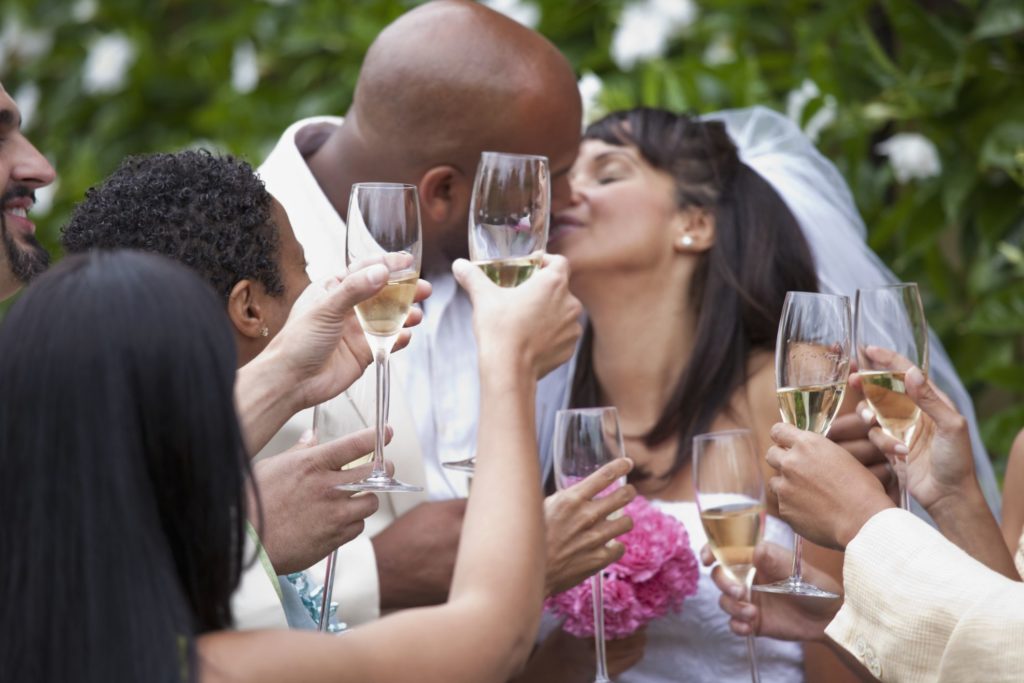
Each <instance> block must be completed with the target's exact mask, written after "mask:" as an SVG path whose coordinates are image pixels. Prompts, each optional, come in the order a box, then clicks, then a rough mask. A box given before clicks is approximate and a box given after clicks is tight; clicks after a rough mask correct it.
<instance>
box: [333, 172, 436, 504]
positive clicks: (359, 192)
mask: <svg viewBox="0 0 1024 683" xmlns="http://www.w3.org/2000/svg"><path fill="white" fill-rule="evenodd" d="M422 248H423V245H422V235H421V230H420V205H419V196H418V194H417V190H416V186H415V185H403V184H398V183H357V184H356V185H353V186H352V194H351V195H350V196H349V200H348V229H347V230H346V233H345V262H346V263H347V264H348V265H352V264H353V263H355V262H356V261H363V260H366V259H377V260H380V261H382V262H383V263H384V265H386V266H387V267H388V271H389V275H388V283H387V284H386V285H385V286H384V289H382V290H381V291H380V292H378V293H377V294H375V295H374V296H372V297H370V298H369V299H367V300H366V301H363V302H361V303H359V304H356V307H355V308H356V317H358V318H359V324H360V325H361V326H362V328H363V332H364V334H365V335H366V341H367V342H368V343H369V344H370V348H371V349H372V350H373V358H374V366H375V367H376V373H377V401H376V416H375V417H376V420H375V424H376V428H377V438H376V440H375V442H374V448H373V469H372V470H371V472H370V474H369V476H367V477H366V478H364V479H361V480H359V481H356V482H353V483H351V484H343V485H341V486H339V487H338V488H341V489H344V490H346V491H377V492H409V491H422V490H423V489H422V487H419V486H412V485H410V484H404V483H402V482H401V481H399V480H398V479H395V478H394V477H391V476H388V473H387V470H386V469H385V468H384V422H385V421H386V419H387V414H388V405H387V403H388V378H389V375H388V358H389V357H390V355H391V349H392V348H393V347H394V345H395V340H397V339H398V335H399V333H400V332H401V331H402V326H403V325H404V324H405V319H406V318H407V317H408V315H409V309H410V308H411V307H412V300H413V298H414V297H415V295H416V284H417V282H418V281H419V276H420V262H421V258H422Z"/></svg>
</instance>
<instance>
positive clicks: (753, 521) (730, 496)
mask: <svg viewBox="0 0 1024 683" xmlns="http://www.w3.org/2000/svg"><path fill="white" fill-rule="evenodd" d="M693 486H694V488H695V489H696V492H697V509H698V510H699V511H700V521H701V523H702V524H703V525H704V531H705V533H707V536H708V545H709V546H711V552H712V553H714V555H715V559H716V560H718V563H719V564H720V565H722V568H723V569H724V570H725V572H726V573H727V574H728V575H729V576H730V577H732V579H733V580H734V581H736V582H738V583H741V584H743V585H744V586H745V587H746V590H747V596H746V599H747V600H750V587H751V585H752V584H753V583H754V546H756V545H757V544H758V543H760V542H761V536H762V534H763V533H764V515H765V512H764V507H765V500H764V477H763V476H762V475H761V465H760V463H759V462H758V459H757V455H756V454H755V452H754V447H753V444H752V442H751V440H750V432H749V431H748V430H746V429H734V430H731V431H725V432H712V433H710V434H698V435H697V436H695V437H694V438H693ZM747 654H748V655H749V657H750V678H751V680H753V682H754V683H758V682H759V681H760V680H761V679H760V675H759V674H758V671H757V652H756V650H755V649H754V636H753V635H749V636H747Z"/></svg>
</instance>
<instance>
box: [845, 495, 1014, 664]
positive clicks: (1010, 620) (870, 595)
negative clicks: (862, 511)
mask: <svg viewBox="0 0 1024 683" xmlns="http://www.w3.org/2000/svg"><path fill="white" fill-rule="evenodd" d="M843 584H844V588H845V591H846V597H845V603H844V604H843V607H842V609H840V610H839V613H838V614H837V615H836V617H835V619H834V620H833V621H832V623H831V624H829V625H828V628H827V629H826V631H825V632H826V633H827V634H828V636H829V637H831V638H832V639H833V640H834V641H836V642H837V643H839V644H840V645H842V646H843V647H844V648H846V649H847V650H849V651H850V652H851V653H853V654H854V656H856V657H857V658H858V659H859V660H860V661H861V662H863V663H864V665H865V666H866V667H867V668H868V670H869V671H871V673H872V674H874V675H875V676H876V677H877V678H880V679H881V680H883V681H894V682H895V681H899V682H911V681H913V682H915V683H916V682H921V683H924V682H927V681H949V682H950V683H954V682H955V683H960V682H961V681H985V683H995V682H998V681H1007V682H1009V681H1022V680H1024V583H1020V582H1017V581H1011V580H1009V579H1007V578H1006V577H1004V576H1002V575H1000V574H997V573H996V572H993V571H992V570H990V569H988V568H987V567H985V566H984V565H982V564H981V563H979V562H977V561H976V560H974V559H973V558H971V557H970V556H969V555H967V554H966V553H965V552H963V551H962V550H960V549H959V548H958V547H956V546H955V545H953V544H952V543H950V542H949V541H948V540H946V539H945V538H944V537H943V536H942V535H941V534H940V533H939V532H937V531H936V530H935V529H933V528H932V527H931V526H929V525H928V524H927V523H925V522H923V521H922V520H920V519H919V518H917V517H915V516H914V515H912V514H910V513H908V512H904V511H903V510H896V509H892V510H886V511H884V512H880V513H878V514H877V515H875V516H874V517H872V518H871V519H870V520H869V521H868V523H867V524H865V525H864V527H863V528H862V529H861V531H860V533H858V534H857V536H856V538H854V540H853V541H852V542H851V543H850V545H849V546H848V547H847V549H846V561H845V565H844V567H843Z"/></svg>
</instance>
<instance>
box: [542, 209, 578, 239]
mask: <svg viewBox="0 0 1024 683" xmlns="http://www.w3.org/2000/svg"><path fill="white" fill-rule="evenodd" d="M582 227H583V221H581V220H580V219H578V218H576V217H575V216H569V215H565V214H559V215H557V216H555V217H554V219H552V221H551V234H550V235H549V236H548V242H549V243H550V242H554V241H556V240H558V239H559V238H560V237H562V236H564V235H565V234H566V233H569V232H572V231H574V230H579V229H581V228H582Z"/></svg>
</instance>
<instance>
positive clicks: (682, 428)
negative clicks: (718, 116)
mask: <svg viewBox="0 0 1024 683" xmlns="http://www.w3.org/2000/svg"><path fill="white" fill-rule="evenodd" d="M571 183H572V190H573V194H572V203H571V205H570V207H569V208H568V209H566V210H565V211H563V212H561V213H559V214H558V215H557V216H556V217H555V230H554V233H553V235H552V238H551V242H550V248H551V250H552V251H554V252H557V253H560V254H562V255H564V256H566V258H567V259H568V260H569V263H570V266H571V268H572V275H571V280H570V287H571V289H572V291H573V293H574V294H575V295H576V296H577V297H578V298H579V299H580V300H581V301H582V302H583V304H584V307H585V308H586V310H587V314H588V317H589V324H588V327H587V330H586V332H585V334H584V338H583V340H582V342H581V346H580V349H579V352H578V355H577V358H576V363H575V367H574V370H573V371H572V377H571V389H570V397H569V403H570V405H572V406H576V407H582V406H589V405H614V406H616V407H617V408H618V410H619V414H620V419H621V423H622V431H623V435H624V437H625V440H626V451H627V453H628V454H629V456H630V457H631V458H632V459H633V460H634V461H635V463H636V469H635V470H634V474H633V476H632V479H633V482H634V483H635V484H636V486H637V489H638V491H640V492H641V493H642V494H643V495H645V496H646V497H647V498H649V499H651V500H652V501H653V502H654V503H655V505H656V506H657V507H658V508H659V509H661V510H662V511H663V512H665V513H666V514H670V515H673V516H675V517H677V518H679V519H680V520H681V521H683V522H684V524H685V525H686V528H687V531H688V532H689V535H690V540H691V543H692V544H693V547H694V551H695V552H696V551H697V550H699V548H700V547H701V546H702V545H703V544H704V543H705V540H706V539H705V537H704V533H703V529H702V527H701V524H700V520H699V517H698V514H697V508H696V504H695V502H694V493H693V480H692V459H691V453H690V444H691V442H692V438H693V436H695V435H696V434H699V433H703V432H709V431H716V430H721V429H729V428H735V427H745V428H748V429H751V430H752V432H753V435H754V439H755V442H756V445H757V446H758V448H759V450H760V452H761V453H764V452H766V451H767V449H768V446H769V444H770V440H769V438H768V430H769V429H770V427H771V425H772V424H774V423H775V422H777V421H778V420H779V412H778V406H777V403H776V398H775V378H774V367H773V350H774V344H775V336H776V331H777V328H778V321H779V317H780V314H781V309H782V302H783V299H784V298H785V294H786V292H787V291H790V290H798V291H816V290H817V289H818V281H817V277H816V276H815V270H814V262H813V260H812V257H811V252H810V249H809V247H808V244H807V242H806V241H805V240H804V238H803V235H802V234H801V230H800V226H799V224H798V223H797V221H796V219H795V218H794V216H793V215H792V213H791V212H790V211H789V209H788V208H787V206H786V204H785V203H784V202H783V201H782V199H781V198H780V197H779V195H778V193H776V191H775V190H774V189H773V188H772V186H771V185H769V184H768V182H766V181H765V180H764V179H763V178H762V177H761V176H760V175H758V174H757V173H756V172H754V171H753V170H752V169H751V168H750V167H749V166H747V165H746V164H744V163H742V162H741V161H740V159H739V156H738V152H737V149H736V146H735V145H734V144H733V142H732V140H731V139H730V137H729V135H728V134H727V133H726V129H725V126H724V125H723V124H722V123H720V122H715V121H698V120H694V119H690V118H688V117H686V116H680V115H676V114H673V113H670V112H667V111H662V110H654V109H634V110H631V111H627V112H618V113H614V114H611V115H609V116H608V117H606V118H604V119H602V120H601V121H598V122H597V123H595V124H593V125H591V126H590V127H589V128H588V129H587V131H586V133H585V135H584V140H583V144H582V147H581V150H580V155H579V157H578V159H577V160H576V164H575V165H574V167H573V169H572V173H571ZM762 466H763V467H764V470H765V475H766V476H768V475H769V474H770V468H769V467H768V465H767V464H766V463H763V464H762ZM773 505H774V502H772V501H770V502H769V510H771V508H772V506H773ZM766 539H768V540H772V541H774V542H775V543H779V544H783V545H789V544H791V543H792V532H791V531H790V530H789V528H788V527H787V526H786V525H785V524H784V523H782V522H781V521H780V520H778V519H777V518H775V517H772V516H769V519H768V524H767V529H766ZM805 547H806V552H807V553H808V554H809V555H811V556H815V560H814V561H815V563H818V562H824V563H825V564H827V565H828V566H830V567H831V568H832V571H833V572H834V573H835V574H837V575H838V574H839V572H840V567H841V556H838V555H835V554H832V553H830V551H825V550H823V549H817V548H813V547H812V546H810V544H808V545H807V546H805ZM826 554H828V555H831V557H826ZM718 597H719V594H718V591H717V589H716V588H715V587H714V585H713V584H712V583H711V581H710V579H709V577H708V575H707V573H706V571H705V573H703V574H702V576H701V580H700V583H699V587H698V592H697V595H695V596H694V597H692V598H690V599H689V600H688V601H687V602H686V604H685V605H684V607H683V611H682V613H681V614H679V615H670V616H668V617H666V618H664V619H661V620H658V621H655V622H653V623H651V624H650V625H649V626H648V627H647V629H646V647H645V648H644V652H643V656H642V658H641V659H640V661H639V663H637V664H636V665H635V666H633V667H632V668H630V669H629V670H628V671H626V672H624V673H622V674H620V675H619V676H618V677H617V678H616V680H617V681H619V683H639V682H644V683H652V682H654V681H679V680H692V681H708V680H716V681H748V680H749V679H750V678H749V677H750V673H749V668H748V664H747V659H746V648H745V643H744V642H743V640H742V639H740V638H737V637H735V636H733V635H731V634H730V632H729V629H728V624H727V622H728V618H727V616H726V615H725V614H724V613H722V612H721V610H720V609H719V608H718ZM561 639H562V640H563V641H567V640H568V639H566V638H565V637H564V636H563V637H561ZM573 646H576V645H572V644H570V645H569V647H573ZM757 647H758V654H759V658H760V666H761V672H762V678H763V680H765V681H800V680H804V675H805V669H806V671H807V672H808V673H810V672H814V674H815V676H821V677H823V678H827V679H828V680H839V679H840V678H841V676H842V673H843V671H844V667H843V666H842V664H841V663H839V662H838V660H835V659H833V658H831V655H829V654H828V653H824V652H813V651H812V650H805V649H804V648H803V647H802V646H801V645H799V644H793V643H782V642H778V641H771V640H768V639H759V641H758V646H757ZM580 676H581V677H580V679H579V680H581V681H582V680H586V675H585V673H581V674H580Z"/></svg>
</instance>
